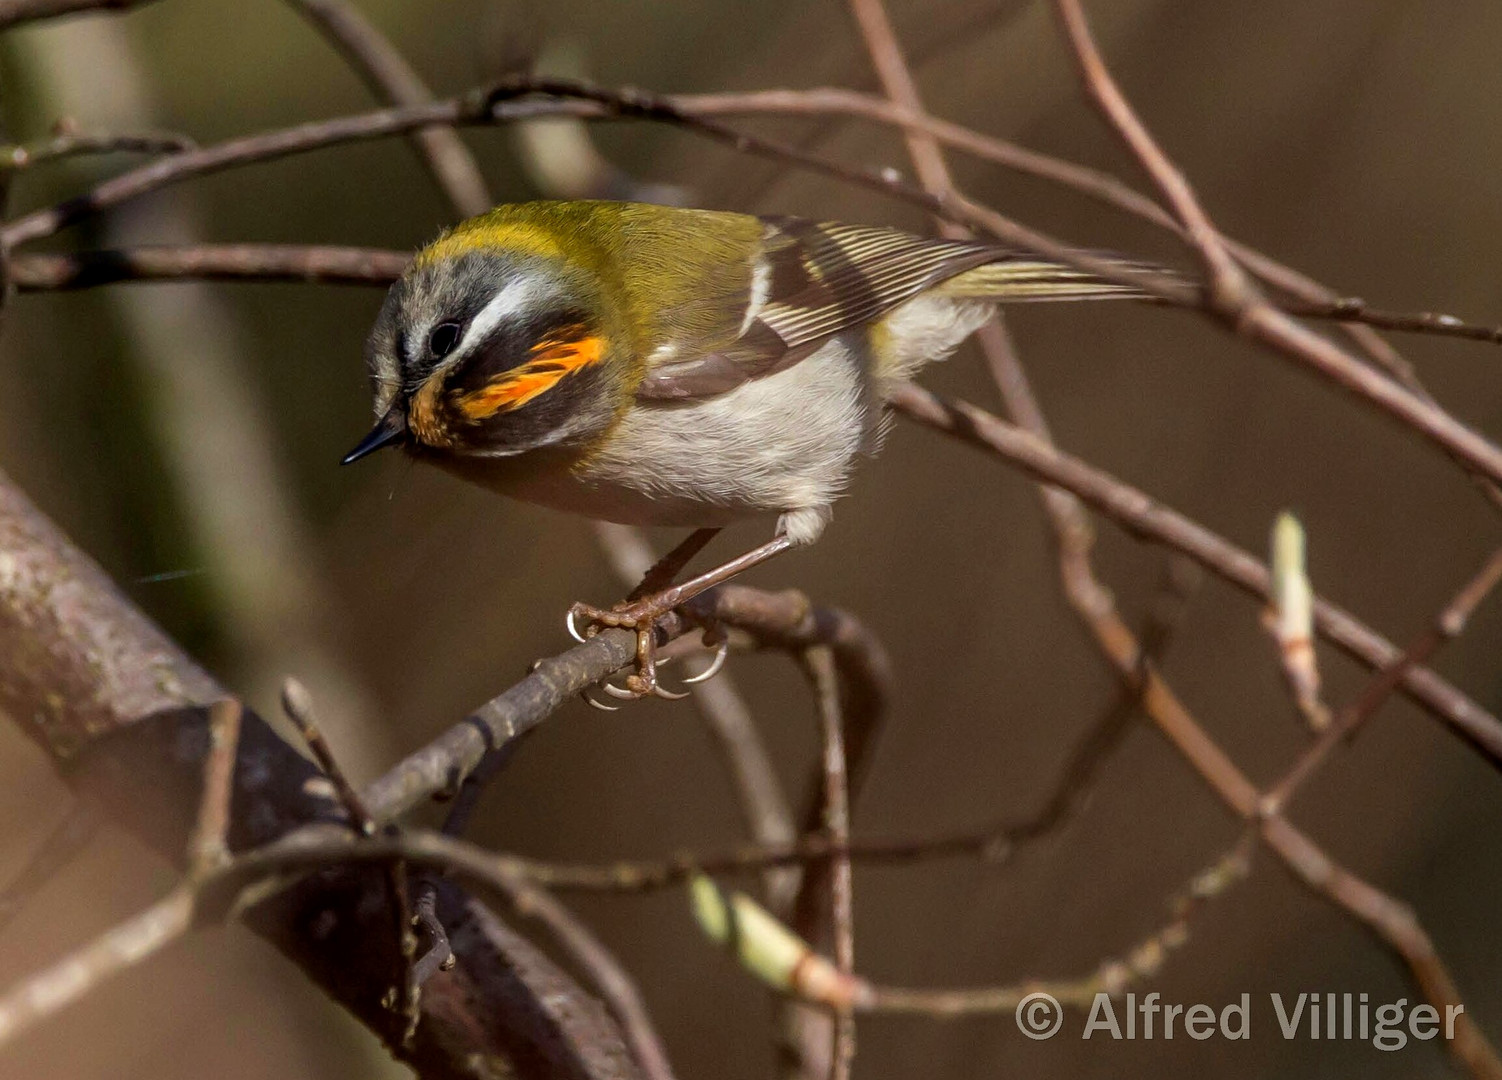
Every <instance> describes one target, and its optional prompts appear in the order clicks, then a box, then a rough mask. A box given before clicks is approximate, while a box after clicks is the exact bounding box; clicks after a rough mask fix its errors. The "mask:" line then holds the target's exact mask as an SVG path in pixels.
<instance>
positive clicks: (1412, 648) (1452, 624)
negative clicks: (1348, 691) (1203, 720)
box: [1267, 548, 1502, 810]
mask: <svg viewBox="0 0 1502 1080" xmlns="http://www.w3.org/2000/svg"><path fill="white" fill-rule="evenodd" d="M1499 581H1502V548H1499V549H1498V550H1496V551H1494V552H1492V554H1491V556H1490V557H1488V558H1487V560H1486V561H1485V562H1484V563H1483V564H1482V566H1481V569H1480V570H1478V571H1477V572H1476V573H1475V574H1473V575H1472V576H1471V577H1470V578H1469V579H1468V580H1467V581H1466V583H1465V584H1464V585H1462V586H1461V588H1460V591H1459V592H1457V593H1456V594H1455V596H1454V598H1453V599H1451V601H1450V602H1449V603H1448V604H1446V605H1445V608H1444V610H1443V611H1441V612H1440V613H1439V614H1438V615H1437V616H1435V618H1434V621H1433V623H1432V624H1431V625H1430V627H1429V628H1428V629H1427V630H1425V631H1423V632H1422V633H1421V634H1419V635H1418V637H1416V638H1414V639H1413V641H1411V642H1410V643H1409V644H1408V647H1407V648H1405V649H1404V650H1403V651H1402V653H1400V654H1399V655H1398V656H1396V657H1394V658H1393V659H1392V660H1391V661H1389V662H1388V663H1386V664H1384V665H1383V666H1382V667H1381V668H1379V669H1378V670H1377V672H1376V674H1375V675H1374V676H1373V678H1372V679H1371V681H1370V682H1368V683H1367V685H1366V687H1365V688H1364V689H1363V690H1362V691H1361V692H1360V693H1359V694H1357V695H1356V697H1355V699H1354V700H1352V702H1351V703H1350V704H1349V705H1347V706H1346V707H1345V708H1343V709H1341V710H1340V712H1339V713H1337V714H1336V716H1335V719H1334V722H1333V723H1331V724H1330V725H1329V726H1328V727H1327V728H1326V729H1325V730H1324V731H1323V732H1321V734H1320V737H1319V738H1318V739H1317V740H1315V742H1314V743H1313V744H1312V745H1311V746H1310V747H1309V749H1308V750H1306V751H1305V752H1304V753H1303V754H1302V755H1301V756H1300V757H1299V759H1298V760H1297V761H1296V762H1295V763H1294V765H1293V767H1292V768H1290V769H1289V770H1288V772H1287V773H1285V774H1284V775H1283V777H1282V778H1281V779H1280V780H1279V781H1278V782H1277V783H1276V784H1275V785H1273V787H1272V788H1271V790H1269V792H1268V794H1267V805H1268V806H1269V807H1270V808H1272V809H1274V810H1282V809H1283V808H1284V807H1285V806H1287V804H1288V800H1289V799H1290V798H1292V797H1293V794H1294V792H1295V791H1296V790H1298V788H1300V787H1301V786H1303V784H1304V783H1305V782H1306V781H1308V779H1309V778H1310V777H1311V776H1313V775H1314V773H1315V772H1316V771H1318V769H1319V768H1320V766H1321V765H1322V764H1323V763H1324V762H1325V760H1326V759H1327V758H1328V757H1329V755H1330V752H1331V751H1333V750H1334V749H1335V747H1336V746H1337V745H1339V744H1340V743H1342V742H1345V741H1346V740H1348V739H1350V738H1352V737H1353V736H1354V735H1355V734H1356V732H1357V731H1358V730H1359V729H1360V727H1361V726H1362V725H1363V724H1364V723H1366V721H1367V720H1369V719H1370V718H1371V717H1372V716H1373V715H1374V714H1375V713H1376V711H1377V710H1378V709H1379V708H1381V707H1382V703H1383V702H1384V701H1386V700H1387V698H1388V697H1389V696H1390V695H1391V694H1392V692H1393V691H1394V690H1395V689H1397V687H1398V685H1399V683H1400V682H1401V681H1402V679H1403V677H1404V676H1405V675H1407V674H1408V673H1409V672H1410V671H1412V670H1413V669H1414V668H1416V667H1417V666H1418V665H1420V664H1423V663H1425V662H1427V661H1428V659H1429V658H1430V657H1431V656H1433V655H1434V654H1435V653H1436V652H1438V651H1439V650H1440V649H1441V648H1442V647H1443V646H1444V645H1445V644H1446V643H1447V642H1450V641H1453V640H1454V639H1455V638H1457V637H1459V636H1460V634H1461V632H1462V631H1463V630H1464V629H1465V626H1466V623H1468V622H1469V621H1470V619H1471V616H1472V615H1473V614H1474V613H1475V611H1476V609H1477V608H1478V607H1480V606H1481V603H1482V601H1484V600H1485V599H1486V598H1487V596H1488V595H1489V594H1490V593H1491V591H1492V590H1493V589H1495V588H1496V587H1497V583H1498V582H1499Z"/></svg>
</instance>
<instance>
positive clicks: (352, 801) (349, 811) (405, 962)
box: [282, 678, 447, 1048]
mask: <svg viewBox="0 0 1502 1080" xmlns="http://www.w3.org/2000/svg"><path fill="white" fill-rule="evenodd" d="M282 711H283V712H285V713H286V714H287V719H289V720H291V721H292V724H293V726H294V727H296V728H297V733H298V734H299V735H301V736H302V740H303V742H304V743H305V744H306V745H307V747H308V749H309V750H310V751H311V752H312V754H313V759H314V760H315V761H317V762H318V768H319V770H320V771H321V772H322V773H323V775H324V776H326V777H327V778H328V780H329V782H330V783H331V784H332V785H333V787H334V793H335V795H336V796H337V797H338V800H339V803H340V805H341V806H342V807H343V808H344V812H345V814H346V815H347V816H348V818H349V824H350V827H351V828H352V829H353V830H354V831H355V834H356V835H357V836H360V837H362V838H365V839H369V838H370V837H372V836H374V835H375V834H376V831H377V824H376V820H375V819H374V818H373V817H371V815H370V810H369V809H368V808H367V807H366V805H365V800H363V799H362V798H361V797H360V793H359V792H358V791H356V790H355V786H354V785H353V784H351V783H350V781H349V777H347V776H346V775H345V773H344V770H343V769H342V768H341V767H340V765H339V760H338V758H336V757H335V756H334V750H333V747H331V746H330V745H329V743H328V740H327V739H325V738H324V735H323V732H322V731H321V730H320V729H319V727H318V720H317V717H316V715H315V714H314V710H313V695H311V694H310V693H308V690H307V687H305V686H303V684H302V683H301V682H299V681H298V680H296V679H294V678H288V679H286V680H284V681H283V683H282ZM384 870H385V874H386V899H387V901H388V902H389V904H390V906H391V914H392V920H393V922H394V927H393V930H394V933H395V940H396V943H397V955H398V956H400V957H401V970H400V971H399V972H398V973H397V983H396V990H395V995H394V997H395V1000H394V1001H393V1002H392V1005H393V1008H394V1011H395V1012H396V1014H397V1015H398V1016H400V1017H401V1018H402V1029H401V1032H400V1035H399V1039H400V1043H399V1045H401V1046H403V1047H408V1048H410V1047H411V1045H412V1040H413V1037H414V1036H415V1035H416V1034H417V1024H418V1022H419V1020H420V1019H421V1017H422V983H421V982H420V981H419V979H418V977H417V938H416V936H415V935H414V934H413V933H412V922H413V919H412V903H411V900H410V899H409V896H408V888H407V866H406V864H405V863H404V862H402V861H401V860H400V859H393V860H392V861H390V862H388V863H386V864H385V866H384ZM440 934H441V930H440ZM435 944H436V943H435ZM443 946H444V947H446V946H447V938H446V937H445V938H444V939H443ZM445 959H446V958H445ZM440 962H441V961H440Z"/></svg>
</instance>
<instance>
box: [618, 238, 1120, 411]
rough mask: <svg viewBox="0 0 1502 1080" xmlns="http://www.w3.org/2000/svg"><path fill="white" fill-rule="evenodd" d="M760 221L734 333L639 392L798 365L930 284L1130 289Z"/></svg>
mask: <svg viewBox="0 0 1502 1080" xmlns="http://www.w3.org/2000/svg"><path fill="white" fill-rule="evenodd" d="M761 222H762V226H763V230H764V231H763V235H762V251H761V255H760V258H759V260H758V262H757V264H756V267H755V270H754V272H753V275H752V281H751V297H750V302H749V305H748V307H747V309H746V312H745V317H744V319H743V321H742V324H741V328H740V333H739V336H737V337H736V338H735V339H734V340H733V341H731V342H730V343H728V344H718V345H716V346H712V347H708V348H703V349H701V350H700V351H698V352H695V351H694V350H693V349H692V348H686V349H683V350H681V352H680V355H682V359H670V360H667V361H666V362H663V363H660V364H657V365H655V366H654V367H653V368H652V369H651V370H650V371H649V372H648V373H647V375H646V377H645V379H644V380H643V381H642V384H641V386H640V387H639V388H638V390H637V392H636V393H637V397H638V398H642V399H646V400H658V401H663V400H667V401H674V400H677V401H681V400H690V399H696V398H704V397H710V396H713V395H715V394H722V393H724V392H725V391H727V390H731V389H734V388H735V387H737V386H739V385H741V384H742V383H744V382H747V381H749V380H751V379H757V378H761V377H763V376H766V375H771V374H773V373H774V372H777V371H781V370H783V369H784V368H787V367H789V366H791V365H792V364H795V363H797V362H798V361H799V360H802V359H803V358H804V357H805V356H808V355H809V354H810V353H812V352H814V351H815V350H816V349H817V348H818V347H819V346H820V345H822V344H823V343H824V342H825V341H828V340H829V339H830V338H831V337H833V336H834V335H836V334H839V333H842V332H844V331H847V330H853V329H855V328H857V327H861V326H865V325H867V324H869V323H872V322H874V321H876V320H877V319H879V318H881V317H882V316H883V315H885V314H886V313H887V312H889V311H891V310H892V309H893V308H895V307H897V306H898V305H900V304H902V303H904V302H906V301H908V300H911V299H912V298H913V297H915V296H917V295H918V294H919V293H922V292H925V291H927V290H929V289H932V288H935V287H936V286H943V290H942V291H943V292H944V293H945V295H953V296H954V297H956V298H969V299H988V300H996V301H1004V300H1063V299H1097V298H1102V297H1107V296H1131V295H1136V294H1135V293H1134V291H1133V290H1131V289H1128V288H1124V287H1122V286H1120V285H1116V284H1112V283H1110V282H1106V281H1102V280H1100V279H1098V278H1093V277H1091V276H1090V275H1089V274H1086V273H1083V272H1082V271H1079V270H1076V269H1074V268H1073V267H1069V266H1062V265H1060V264H1058V263H1052V262H1046V261H1043V260H1041V259H1038V258H1036V257H1034V256H1031V255H1028V254H1025V253H1020V252H1016V251H1010V250H1008V249H1006V248H1000V247H997V246H995V245H993V244H984V243H978V242H973V241H965V240H938V239H933V238H929V237H921V236H914V235H913V234H911V233H906V232H902V231H901V230H898V229H890V228H885V227H882V226H877V225H843V224H838V223H834V222H813V221H806V220H803V219H800V218H790V217H764V218H762V219H761ZM1123 265H1135V264H1127V263H1124V262H1123ZM684 354H686V355H684Z"/></svg>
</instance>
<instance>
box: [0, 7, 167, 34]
mask: <svg viewBox="0 0 1502 1080" xmlns="http://www.w3.org/2000/svg"><path fill="white" fill-rule="evenodd" d="M150 2H151V0H0V30H9V29H10V28H11V27H13V26H20V25H22V24H23V23H29V22H35V21H37V20H38V19H56V18H59V17H61V16H63V15H83V14H88V13H89V12H120V11H128V10H129V9H131V8H133V7H140V6H141V5H142V4H147V3H150Z"/></svg>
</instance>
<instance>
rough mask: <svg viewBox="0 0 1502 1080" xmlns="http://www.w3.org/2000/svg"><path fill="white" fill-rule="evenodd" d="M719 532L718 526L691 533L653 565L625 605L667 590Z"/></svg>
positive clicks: (619, 605) (620, 605)
mask: <svg viewBox="0 0 1502 1080" xmlns="http://www.w3.org/2000/svg"><path fill="white" fill-rule="evenodd" d="M719 532H720V530H719V527H718V526H716V527H715V528H713V529H695V530H694V531H693V532H691V533H689V534H688V538H687V539H686V540H684V541H683V542H682V543H681V544H679V545H678V546H677V547H675V548H673V550H672V551H670V552H668V553H667V554H666V555H664V556H663V557H662V558H660V559H658V560H657V561H656V562H655V563H653V564H652V566H651V567H650V568H649V569H648V570H647V572H646V574H644V575H643V576H642V579H641V583H640V584H639V585H637V586H636V588H634V589H632V590H631V594H630V595H629V596H627V597H626V600H625V603H626V604H629V603H631V602H632V601H635V600H640V599H641V598H642V597H644V596H651V595H652V594H653V593H655V592H661V591H662V590H663V589H666V588H667V587H668V586H669V585H671V584H672V583H673V579H674V578H675V577H677V576H678V575H679V574H680V573H682V572H683V568H684V567H685V566H687V565H688V564H689V560H690V559H692V558H693V557H694V556H695V555H697V554H699V552H701V551H703V550H704V547H705V545H707V544H708V543H709V542H710V541H711V540H713V539H714V538H715V537H716V536H717V535H719ZM624 606H625V605H624V604H617V605H616V607H624Z"/></svg>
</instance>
